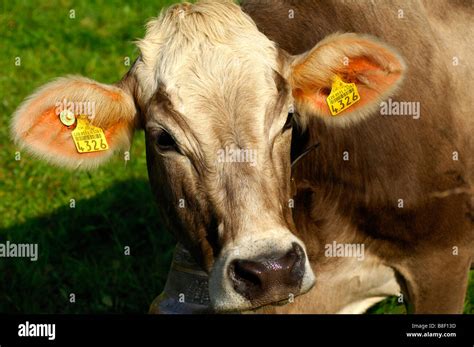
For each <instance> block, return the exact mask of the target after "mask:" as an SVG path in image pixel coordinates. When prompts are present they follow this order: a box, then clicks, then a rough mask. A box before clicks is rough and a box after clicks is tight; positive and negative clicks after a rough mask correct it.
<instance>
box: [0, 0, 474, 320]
mask: <svg viewBox="0 0 474 347" xmlns="http://www.w3.org/2000/svg"><path fill="white" fill-rule="evenodd" d="M172 2H174V1H159V0H158V1H156V0H154V1H140V2H130V1H125V0H115V1H105V0H96V1H67V0H52V1H39V2H36V3H35V2H31V1H26V0H25V1H7V0H3V1H2V2H1V11H0V33H1V38H2V40H1V46H0V49H1V54H0V66H1V67H2V72H1V74H0V93H1V104H0V148H1V151H0V163H1V166H0V242H5V241H6V240H10V241H11V242H17V243H21V242H25V243H38V244H39V252H40V256H39V259H38V261H37V262H30V261H29V260H28V259H2V260H1V261H0V273H1V274H2V280H1V281H0V312H10V313H11V312H23V313H109V312H146V311H147V309H148V305H149V304H150V303H151V301H152V300H153V298H154V297H155V296H156V295H157V294H159V293H160V292H161V290H162V288H163V285H164V281H165V279H166V275H167V271H168V266H169V262H170V260H171V252H172V248H173V240H172V237H171V236H169V235H168V233H167V232H166V230H163V228H162V227H161V225H160V223H159V221H158V219H157V216H156V211H155V206H154V205H153V203H152V201H153V198H152V196H151V193H150V190H149V187H148V182H147V173H146V161H145V146H144V138H143V137H144V136H143V133H142V132H139V133H137V135H136V137H135V139H134V142H133V147H132V151H131V160H130V161H128V162H127V163H125V162H124V160H123V159H122V158H121V157H120V156H119V155H117V156H116V157H115V158H114V159H113V160H112V161H111V162H109V163H108V164H106V165H104V166H103V167H101V168H99V169H97V170H95V171H93V172H90V173H85V172H71V171H66V170H62V169H58V168H56V167H52V166H49V165H47V164H45V163H42V162H40V161H37V160H35V159H33V158H32V157H31V156H29V155H27V154H26V153H21V160H15V154H16V152H17V151H18V150H19V149H18V148H16V146H15V145H14V144H13V143H12V142H11V140H10V135H9V129H8V124H9V122H10V119H11V114H12V113H13V112H14V110H15V109H16V107H17V106H18V105H19V104H20V103H21V101H22V100H23V99H24V98H25V97H26V96H28V95H29V94H31V93H32V92H33V91H34V90H35V89H36V88H37V87H39V86H41V85H43V84H44V83H46V82H48V81H50V80H51V79H53V78H55V77H58V76H64V75H68V74H78V75H84V76H87V77H90V78H93V79H96V80H98V81H100V82H104V83H113V82H116V81H118V80H119V79H120V78H121V77H122V76H123V75H124V74H125V73H126V71H127V70H128V68H129V66H126V65H125V64H124V62H125V61H126V58H127V57H128V58H129V59H130V61H132V62H133V60H134V59H135V58H136V56H137V54H138V52H137V49H136V47H135V45H134V44H133V43H132V42H133V40H135V39H137V38H140V37H142V36H143V34H144V23H145V22H146V21H147V20H148V19H149V18H151V17H153V16H156V15H157V13H158V12H159V10H160V8H161V7H162V6H166V5H169V4H170V3H172ZM71 10H73V11H74V15H75V18H74V19H71V18H70V15H71V14H72V12H71ZM17 58H20V59H21V65H19V66H16V65H15V62H16V59H17ZM71 199H74V200H75V203H76V207H75V208H70V202H71ZM126 246H129V247H130V251H131V254H130V255H129V256H128V255H125V254H124V247H126ZM473 283H474V278H473V275H472V273H471V286H470V288H469V295H468V299H467V301H466V312H470V313H473V312H474V286H473ZM72 293H73V294H75V303H70V300H69V299H70V295H71V294H72ZM401 311H402V309H401V308H400V305H397V304H396V301H395V300H393V299H389V300H387V301H385V302H384V303H383V304H379V305H377V306H376V307H374V308H373V309H372V310H371V312H373V313H394V312H401Z"/></svg>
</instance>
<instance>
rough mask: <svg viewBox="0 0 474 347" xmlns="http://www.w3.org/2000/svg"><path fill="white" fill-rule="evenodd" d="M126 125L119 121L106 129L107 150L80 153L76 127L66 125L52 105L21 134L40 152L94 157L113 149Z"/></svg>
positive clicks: (77, 158)
mask: <svg viewBox="0 0 474 347" xmlns="http://www.w3.org/2000/svg"><path fill="white" fill-rule="evenodd" d="M125 125H126V123H125V122H119V123H117V124H114V125H113V126H111V127H109V128H108V129H106V130H104V133H105V137H106V139H107V143H108V144H109V149H108V150H107V151H105V152H92V153H78V152H77V149H76V146H75V144H74V141H73V139H72V135H71V132H72V130H73V129H74V127H70V128H68V127H66V126H65V125H64V124H62V123H61V121H60V120H59V117H58V115H57V114H56V108H55V107H50V108H48V109H46V110H45V111H43V113H41V115H39V116H38V117H37V118H36V120H35V122H34V123H33V124H32V125H31V127H30V128H29V129H28V130H27V131H25V132H23V133H22V134H21V137H22V140H23V141H24V142H25V143H26V144H27V145H28V146H29V147H30V148H33V149H34V150H35V152H38V153H43V152H44V153H49V155H56V156H58V157H60V158H64V159H67V160H80V159H84V158H94V157H98V156H101V155H104V154H105V153H106V152H108V151H113V145H114V143H115V141H114V137H115V136H116V135H118V133H119V131H120V130H122V128H123V127H124V126H125Z"/></svg>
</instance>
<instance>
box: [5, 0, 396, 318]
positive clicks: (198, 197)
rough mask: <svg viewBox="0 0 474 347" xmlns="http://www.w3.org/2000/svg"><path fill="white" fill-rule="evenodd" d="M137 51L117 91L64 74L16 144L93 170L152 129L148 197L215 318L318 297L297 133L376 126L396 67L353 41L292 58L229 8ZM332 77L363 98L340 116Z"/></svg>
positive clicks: (21, 128)
mask: <svg viewBox="0 0 474 347" xmlns="http://www.w3.org/2000/svg"><path fill="white" fill-rule="evenodd" d="M138 46H139V48H140V51H141V55H140V57H139V58H138V60H137V61H136V63H135V64H134V66H133V68H132V69H131V70H130V71H129V73H128V74H127V75H126V76H125V77H124V79H123V80H122V81H121V82H119V83H117V84H115V85H104V84H101V83H98V82H95V81H92V80H89V79H85V78H78V77H67V78H62V79H58V80H56V81H54V82H51V83H49V84H47V85H45V86H44V87H42V88H41V89H39V90H38V91H37V92H36V93H35V94H33V95H32V96H31V97H30V98H28V99H27V100H26V101H25V102H24V103H23V104H22V105H21V106H20V107H19V109H18V110H17V111H16V113H15V115H14V119H13V123H12V133H13V136H14V138H15V139H16V140H17V141H18V142H19V143H20V144H21V145H23V146H24V147H26V148H27V149H28V150H29V151H30V152H32V153H33V154H36V155H38V156H40V157H41V158H43V159H46V160H48V161H50V162H51V163H54V164H57V165H61V166H66V167H70V168H73V169H76V168H84V169H88V168H93V167H96V166H98V165H99V164H101V163H103V162H105V161H106V159H107V158H109V157H110V156H111V154H112V153H113V152H114V151H115V150H119V149H123V148H128V147H129V146H130V141H131V138H132V134H133V132H134V131H135V130H136V129H138V128H142V129H144V130H145V136H146V148H147V161H148V171H149V177H150V182H151V186H152V189H153V191H154V193H155V196H156V199H157V201H158V204H159V205H160V207H161V210H162V211H164V212H165V213H164V215H165V216H166V219H167V220H168V222H169V229H170V230H171V231H172V232H173V233H174V234H175V236H176V237H177V239H178V240H179V241H180V242H182V243H183V244H184V245H185V246H186V247H187V248H188V249H189V250H190V251H191V253H192V254H193V255H194V257H195V258H196V260H197V261H198V262H199V264H201V266H202V267H203V268H204V269H205V270H206V271H207V272H208V273H209V274H210V297H211V302H212V304H213V306H214V308H215V309H216V310H222V311H225V310H244V309H249V308H255V307H258V306H261V305H265V304H269V303H273V302H277V301H282V300H285V299H288V297H289V296H290V295H295V296H296V295H298V294H302V293H304V292H306V291H308V290H309V289H310V288H311V287H312V285H313V282H314V275H313V272H312V270H311V267H310V263H309V260H308V257H307V255H306V251H305V246H304V244H303V243H302V242H301V241H300V240H299V239H298V237H297V235H298V231H297V230H296V229H295V226H294V223H293V220H292V213H291V203H290V199H291V197H292V195H291V188H290V178H291V177H290V176H291V162H290V149H291V148H290V147H291V137H292V131H291V127H292V124H293V123H294V122H295V121H296V122H297V123H299V124H300V125H301V126H302V127H304V126H305V124H306V123H307V120H308V119H309V117H322V118H323V119H325V120H327V122H330V123H334V124H335V125H338V124H342V125H343V126H347V125H349V124H350V123H351V122H356V121H359V120H361V119H362V118H364V117H366V116H367V115H368V114H370V112H371V111H372V109H373V108H374V107H377V105H378V102H379V100H381V98H383V97H385V96H386V95H387V94H388V93H391V92H393V90H394V88H396V86H397V85H398V84H399V83H400V80H401V76H402V70H403V66H402V63H401V60H400V58H398V56H397V55H396V54H395V53H394V52H393V51H392V50H391V49H390V48H388V47H386V46H385V45H383V44H381V43H380V42H377V41H376V40H374V39H373V38H368V37H364V36H359V35H355V34H335V35H333V36H330V37H328V38H327V39H325V40H323V41H322V42H320V43H318V44H317V45H316V46H315V47H314V48H313V49H312V50H311V51H309V52H307V53H305V54H303V55H300V56H290V55H289V54H287V53H285V52H283V51H282V50H280V49H279V48H278V47H277V46H276V44H275V43H273V42H271V41H270V40H269V39H268V38H267V37H266V36H264V35H263V34H262V33H260V32H259V31H258V29H257V27H256V26H255V24H254V23H253V21H252V20H251V19H250V17H248V16H247V15H246V14H244V13H243V12H242V11H241V9H240V8H239V7H238V6H237V5H235V4H233V3H230V2H202V3H200V4H193V5H191V4H179V5H176V6H174V7H171V8H170V9H168V10H167V11H165V12H163V13H162V14H161V16H160V17H159V18H158V19H156V20H153V21H151V22H150V23H149V25H148V30H147V33H146V36H145V38H144V39H143V40H140V41H139V43H138ZM344 58H347V59H349V61H350V62H351V63H350V64H349V65H345V64H344ZM335 75H339V76H341V77H342V78H343V79H345V80H346V81H350V82H355V83H356V84H357V86H358V89H359V93H360V95H361V101H360V102H358V103H357V104H356V105H354V106H353V107H352V108H350V109H349V110H348V111H345V112H344V113H342V114H341V115H339V116H337V117H332V116H331V115H330V113H329V109H328V107H327V105H326V100H325V99H326V97H327V94H328V93H329V90H330V88H331V82H332V79H333V77H334V76H335ZM63 99H67V100H71V101H75V102H83V101H87V102H92V103H94V105H95V117H93V118H91V119H90V123H92V124H93V125H95V126H97V127H100V128H102V129H103V131H104V133H105V136H106V138H107V141H108V144H109V150H106V151H99V152H93V153H83V154H80V153H78V152H77V150H76V147H75V145H74V143H73V141H72V139H71V128H68V127H66V126H65V125H64V124H62V123H61V121H60V120H59V117H58V114H57V110H56V107H55V105H56V104H57V102H58V101H61V100H63ZM293 105H294V106H295V107H296V110H297V111H298V114H297V115H296V116H295V117H296V119H293V113H294V112H293V110H292V108H293Z"/></svg>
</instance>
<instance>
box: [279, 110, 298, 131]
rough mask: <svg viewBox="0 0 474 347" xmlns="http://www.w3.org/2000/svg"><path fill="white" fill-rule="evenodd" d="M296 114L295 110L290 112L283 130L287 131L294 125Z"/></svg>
mask: <svg viewBox="0 0 474 347" xmlns="http://www.w3.org/2000/svg"><path fill="white" fill-rule="evenodd" d="M294 116H295V114H294V113H293V112H288V118H287V119H286V122H285V125H284V126H283V129H282V132H285V131H286V130H288V129H291V128H292V127H293V118H294Z"/></svg>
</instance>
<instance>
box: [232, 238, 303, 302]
mask: <svg viewBox="0 0 474 347" xmlns="http://www.w3.org/2000/svg"><path fill="white" fill-rule="evenodd" d="M304 261H305V253H304V250H303V248H301V246H300V245H298V244H297V243H293V244H292V247H291V249H290V250H289V251H288V252H286V253H281V252H272V253H270V254H268V255H265V256H260V257H258V258H254V259H236V260H233V261H232V262H231V263H230V265H229V267H228V275H229V277H230V280H231V281H232V284H233V288H234V290H235V291H236V292H237V293H239V294H241V295H242V296H244V297H245V298H247V299H248V300H249V301H250V302H251V303H252V305H253V306H255V307H258V306H262V305H265V304H269V303H272V302H277V301H282V300H291V298H292V297H294V296H295V295H297V294H298V293H299V291H300V287H301V283H302V281H303V276H304V273H305V262H304Z"/></svg>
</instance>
